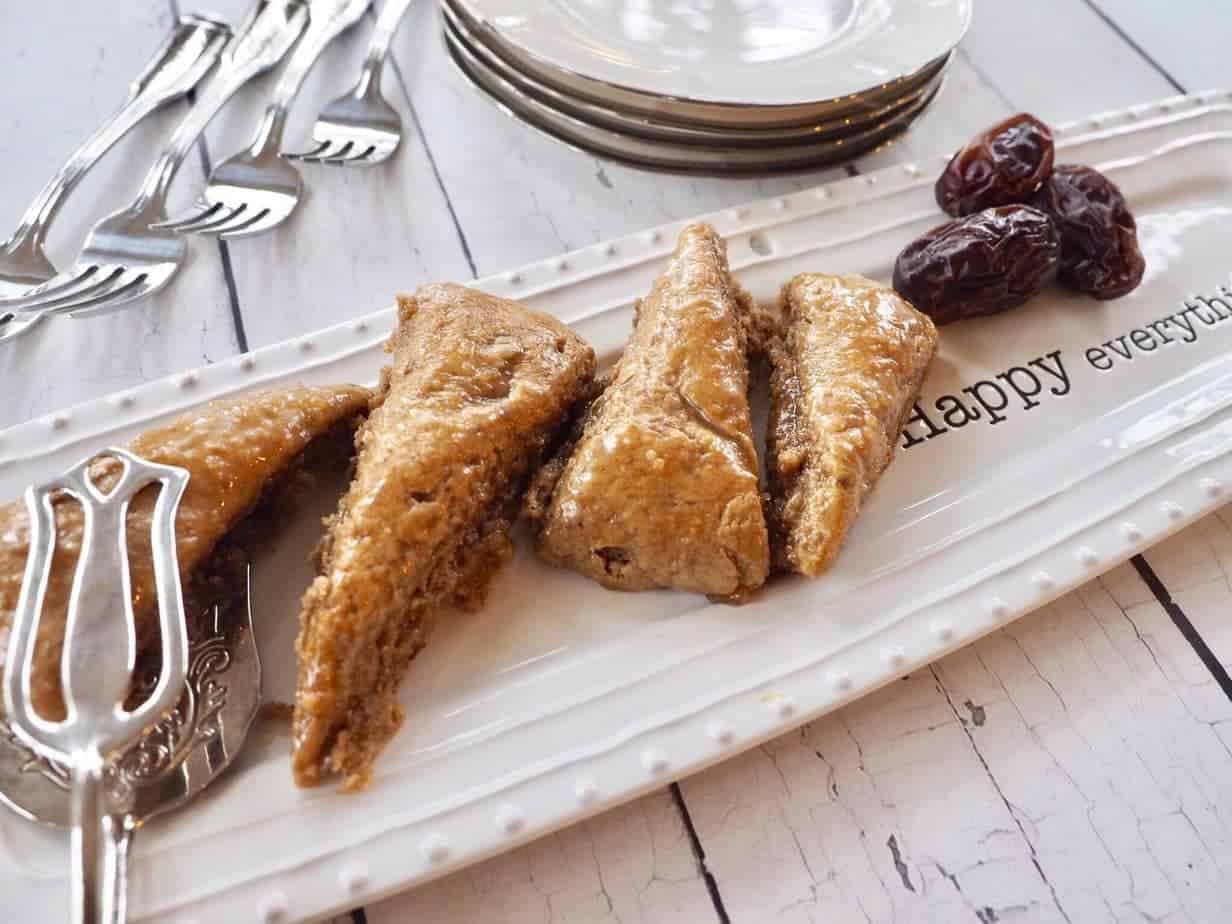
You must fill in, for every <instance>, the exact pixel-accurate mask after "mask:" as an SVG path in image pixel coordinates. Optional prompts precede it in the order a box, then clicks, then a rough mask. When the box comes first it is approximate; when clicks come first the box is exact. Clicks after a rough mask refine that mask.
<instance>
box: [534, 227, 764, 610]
mask: <svg viewBox="0 0 1232 924" xmlns="http://www.w3.org/2000/svg"><path fill="white" fill-rule="evenodd" d="M750 308H751V303H750V301H749V299H748V296H747V295H746V294H745V293H744V291H743V290H742V289H741V288H740V287H739V285H738V284H737V283H736V282H735V280H733V278H732V276H731V273H730V271H729V270H728V266H727V252H726V248H725V246H724V244H723V241H722V239H721V238H720V237H719V236H718V234H717V233H715V230H714V229H713V228H711V227H710V226H708V225H692V226H690V227H688V228H685V229H684V231H683V232H681V234H680V238H679V241H678V242H677V245H676V250H675V253H674V254H673V256H672V259H671V262H670V263H669V264H668V267H667V269H666V270H665V271H664V272H663V274H662V275H661V276H660V277H659V278H658V279H657V280H656V281H655V283H654V286H653V288H652V289H651V291H650V294H649V295H648V296H647V297H646V298H645V299H644V300H642V301H641V302H640V303H639V304H638V305H637V311H636V316H635V321H634V328H633V334H632V337H631V338H630V340H629V343H628V346H627V347H626V348H625V351H624V355H623V356H621V358H620V360H619V362H618V363H617V364H616V367H615V369H614V370H613V371H612V375H611V380H610V384H608V386H607V387H606V388H605V389H604V391H603V393H602V395H601V396H600V397H599V398H598V399H597V400H596V401H595V402H594V404H593V405H592V406H591V408H590V410H589V412H588V413H587V416H586V419H585V422H584V424H583V425H582V427H581V430H580V434H579V435H578V437H577V439H576V441H575V444H574V445H573V447H572V451H571V454H570V455H569V456H568V458H567V460H564V461H563V463H562V462H561V461H560V460H558V461H557V464H556V465H555V466H554V467H553V466H549V467H548V469H546V471H545V475H546V477H547V478H549V479H550V478H551V476H552V475H557V474H558V475H559V477H558V478H557V479H556V481H555V484H550V483H549V484H546V485H540V486H539V487H540V488H542V490H537V491H536V492H535V494H534V495H532V501H533V502H532V503H531V504H528V508H529V509H528V512H529V514H530V516H531V518H532V519H534V520H537V527H538V540H537V547H538V552H539V555H540V556H541V557H542V558H543V559H544V560H546V561H548V562H551V563H553V564H556V565H561V566H564V567H568V568H572V569H574V570H576V571H579V572H581V573H582V574H586V575H589V576H590V577H592V578H594V579H595V580H597V581H599V582H600V583H602V584H603V585H605V586H607V587H611V588H614V589H619V590H646V589H650V588H653V587H672V588H676V589H679V590H687V591H695V592H698V593H704V594H710V595H712V596H717V597H728V598H738V597H740V596H742V595H744V594H747V593H748V592H749V591H751V590H753V589H755V588H757V587H759V586H760V585H761V584H762V583H763V582H764V581H765V579H766V573H767V571H768V569H769V561H770V552H769V547H768V541H767V533H766V523H765V518H764V515H763V513H762V503H761V497H760V492H759V487H758V473H757V455H756V450H755V449H754V445H753V432H752V421H751V414H750V411H749V401H748V388H749V366H748V355H747V354H748V331H747V327H748V324H749V322H750V317H749V314H750Z"/></svg>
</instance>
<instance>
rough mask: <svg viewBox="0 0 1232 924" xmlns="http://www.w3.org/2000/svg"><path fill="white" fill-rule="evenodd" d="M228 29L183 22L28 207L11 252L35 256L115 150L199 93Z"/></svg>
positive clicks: (198, 20)
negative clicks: (92, 172) (77, 190)
mask: <svg viewBox="0 0 1232 924" xmlns="http://www.w3.org/2000/svg"><path fill="white" fill-rule="evenodd" d="M230 37H231V29H230V27H229V26H228V25H227V24H226V23H223V22H217V21H215V20H213V19H209V18H207V17H204V16H196V15H190V16H181V17H180V19H179V21H178V23H177V24H176V27H175V29H174V30H172V32H171V35H170V36H168V38H167V41H166V42H165V43H164V44H163V46H162V47H161V48H159V49H158V51H157V52H155V54H154V57H153V58H151V59H150V63H149V64H147V65H146V67H145V69H144V70H143V71H142V72H141V74H140V75H139V76H138V77H137V79H136V80H135V81H133V84H132V86H131V87H130V88H129V92H128V98H127V99H125V101H124V103H123V105H121V107H120V108H119V109H118V110H117V111H116V112H115V114H114V115H112V116H111V118H110V119H108V120H107V121H106V122H105V123H103V124H102V125H100V126H99V127H98V129H97V130H96V131H95V132H94V134H92V135H91V136H90V137H89V138H87V139H86V140H85V141H84V142H83V143H82V145H81V147H79V148H78V149H77V150H76V151H74V152H73V153H72V154H71V155H70V156H69V159H68V160H67V161H66V162H65V164H64V166H63V167H61V168H60V171H59V172H58V173H57V174H56V175H55V176H53V177H52V178H51V179H50V180H49V181H48V182H47V185H46V186H44V187H43V188H42V189H41V190H40V191H39V193H38V195H37V196H36V197H35V198H34V201H33V202H31V203H30V206H29V208H27V209H26V211H25V214H24V215H22V217H21V222H20V223H19V224H18V226H17V231H16V232H15V233H14V234H13V236H12V237H11V238H10V239H9V241H8V244H7V248H6V249H7V250H9V251H10V252H12V253H16V252H17V251H19V250H25V251H36V250H38V249H39V248H40V247H41V246H42V244H43V239H44V237H45V235H46V233H47V227H48V225H50V224H51V221H52V219H53V218H55V215H56V212H57V211H59V208H60V206H61V205H62V204H63V203H64V201H65V200H66V199H67V198H68V194H69V193H70V192H72V190H73V188H74V187H75V186H76V185H77V184H78V183H79V182H81V178H82V177H83V176H85V174H86V172H87V171H88V170H89V169H90V168H91V167H92V166H94V164H95V162H97V161H98V160H99V158H101V157H102V156H103V155H104V154H105V153H106V152H107V151H108V150H110V149H111V146H112V145H114V144H115V143H116V142H117V141H119V140H120V139H121V138H123V137H124V136H125V135H126V134H127V133H128V132H129V131H131V130H132V128H133V127H134V126H136V125H137V124H138V123H139V122H141V121H142V120H143V119H144V118H145V117H146V116H148V115H149V114H150V113H151V112H153V111H154V110H155V109H158V108H159V107H161V106H163V105H164V104H166V103H169V102H171V101H172V100H175V99H178V98H179V97H181V96H183V95H184V94H185V93H187V92H188V91H189V90H191V89H192V88H193V87H195V86H196V85H197V84H198V83H199V82H200V81H201V78H202V77H204V76H205V75H206V74H207V73H208V72H209V70H210V68H212V67H213V66H214V64H215V62H217V61H218V56H219V55H220V54H221V53H222V50H223V47H224V46H225V45H226V44H227V41H228V39H230Z"/></svg>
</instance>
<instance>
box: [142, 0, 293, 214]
mask: <svg viewBox="0 0 1232 924" xmlns="http://www.w3.org/2000/svg"><path fill="white" fill-rule="evenodd" d="M307 24H308V8H307V7H306V6H305V5H304V4H303V3H302V2H301V0H257V4H256V5H255V6H254V7H253V8H252V10H251V12H250V13H249V14H248V17H247V18H246V19H245V20H244V24H243V25H242V26H241V27H240V30H239V31H238V32H237V33H236V36H235V38H234V39H233V40H232V41H231V44H230V45H228V46H227V48H226V50H225V51H224V52H223V54H222V62H221V63H220V64H219V69H218V73H216V74H215V75H214V77H213V79H212V80H210V82H209V83H208V84H206V86H205V89H204V90H203V91H202V92H201V93H200V95H199V96H198V97H197V101H196V103H195V104H194V105H193V107H192V109H190V110H189V111H188V115H187V116H185V117H184V121H182V122H181V123H180V124H179V126H178V127H177V128H176V130H175V133H174V134H173V135H172V136H171V140H170V141H168V142H167V146H166V148H165V149H164V150H163V153H162V155H161V156H160V157H159V158H158V160H157V161H155V163H154V165H153V166H152V167H151V168H150V170H149V172H148V173H147V174H146V178H145V181H144V182H143V183H142V185H141V193H140V196H139V197H138V199H137V202H136V203H135V204H134V211H136V212H144V211H146V210H150V209H152V210H156V211H158V212H161V211H162V205H163V202H164V201H165V200H166V197H167V191H168V190H169V189H170V187H171V181H172V180H173V179H175V174H176V171H177V170H179V168H180V164H182V163H183V162H184V158H185V157H187V156H188V152H189V151H190V150H192V146H193V144H195V143H196V141H197V138H198V137H200V135H201V133H202V132H203V131H205V127H206V126H207V125H209V123H210V122H211V121H212V120H213V118H214V116H216V115H218V113H219V111H220V110H221V109H222V107H223V106H224V105H226V103H227V101H228V100H230V99H231V97H232V96H234V95H235V94H236V92H238V91H239V89H240V88H241V87H243V86H244V85H245V84H246V83H248V81H250V80H252V79H253V78H254V77H257V76H259V75H261V74H263V73H265V72H266V71H268V70H269V69H270V68H272V67H273V66H274V65H276V64H277V63H278V62H279V61H281V60H282V58H283V56H284V55H285V54H286V53H287V51H289V50H290V48H291V46H292V45H294V44H295V41H296V39H298V38H299V37H300V34H301V33H302V32H303V31H304V27H305V26H306V25H307Z"/></svg>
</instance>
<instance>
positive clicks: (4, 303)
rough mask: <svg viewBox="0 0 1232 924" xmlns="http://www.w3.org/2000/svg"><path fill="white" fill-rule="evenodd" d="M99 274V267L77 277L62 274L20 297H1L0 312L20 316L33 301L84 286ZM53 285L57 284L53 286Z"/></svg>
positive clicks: (88, 269)
mask: <svg viewBox="0 0 1232 924" xmlns="http://www.w3.org/2000/svg"><path fill="white" fill-rule="evenodd" d="M97 272H98V266H97V265H94V266H90V267H88V268H87V269H85V270H82V271H81V272H80V273H78V274H77V275H76V276H69V275H68V274H67V273H61V274H60V275H58V276H55V277H53V278H52V279H48V280H47V281H46V282H43V283H41V284H39V285H37V286H34V287H33V288H31V289H27V290H26V291H25V292H22V293H20V294H19V295H8V296H3V297H0V311H3V312H4V313H5V314H7V315H13V314H19V313H21V310H22V306H24V305H26V304H28V303H29V302H31V301H32V300H35V299H39V298H42V297H45V296H48V295H51V294H55V293H58V292H61V291H63V290H67V289H69V288H71V287H73V286H77V285H82V284H83V283H85V282H86V281H87V280H89V279H90V277H91V276H93V275H94V274H95V273H97ZM52 283H57V284H56V285H52Z"/></svg>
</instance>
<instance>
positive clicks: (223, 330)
mask: <svg viewBox="0 0 1232 924" xmlns="http://www.w3.org/2000/svg"><path fill="white" fill-rule="evenodd" d="M171 23H172V17H171V14H170V8H169V6H168V3H167V0H131V2H130V3H128V4H127V5H126V7H125V8H124V9H123V10H119V11H118V10H116V9H113V8H112V7H111V6H110V5H109V4H57V3H23V4H12V3H7V4H3V8H2V9H0V34H2V35H4V36H5V44H6V45H7V46H8V47H7V48H6V61H7V62H9V63H10V68H9V69H8V70H9V78H10V82H11V83H12V82H13V81H14V80H20V83H21V85H23V86H27V87H38V88H39V91H38V92H37V93H35V92H9V93H5V94H2V95H0V125H3V126H4V129H5V130H4V131H3V132H0V163H3V164H4V165H5V166H4V169H5V183H4V192H3V195H2V196H0V229H3V230H0V235H3V236H7V235H8V234H9V233H10V231H11V229H13V228H15V227H16V225H17V221H18V218H19V216H20V215H21V212H22V211H23V210H24V209H25V207H26V205H27V204H28V203H29V201H30V200H31V199H32V198H33V196H34V194H35V193H36V192H37V191H38V190H39V188H40V187H41V186H42V185H43V183H45V182H46V181H47V179H48V177H49V176H50V175H51V173H52V172H53V171H54V170H55V169H57V168H58V166H59V165H60V164H61V163H63V162H64V160H65V159H67V157H68V155H69V154H70V153H71V152H72V150H73V149H74V148H75V147H76V146H77V145H78V144H79V143H80V142H81V141H82V139H84V138H85V136H86V135H87V134H88V133H89V132H91V131H92V130H93V129H94V128H95V127H96V126H97V125H98V124H99V123H100V122H101V121H102V119H103V117H104V116H105V115H106V114H107V113H110V112H111V111H112V110H113V109H114V108H115V107H117V106H118V105H119V104H120V102H121V100H122V99H123V98H124V94H125V91H126V89H127V86H128V84H129V82H130V81H131V80H132V79H133V78H134V77H136V76H137V71H138V69H139V68H140V67H141V66H142V65H143V64H144V62H145V61H146V60H147V59H148V58H149V56H150V55H152V54H153V52H154V50H155V49H156V48H157V47H158V45H159V44H160V43H161V42H162V41H163V39H164V37H165V36H166V34H167V32H168V31H169V29H170V28H171ZM53 36H54V41H53V40H52V38H51V37H53ZM183 112H184V108H183V106H182V105H179V106H175V107H172V108H171V109H169V110H167V111H164V112H163V113H160V114H158V115H156V116H155V117H154V118H152V119H150V120H149V121H147V122H146V123H145V124H144V125H142V126H139V127H138V129H137V130H136V131H134V132H133V133H132V134H131V135H130V136H129V137H128V138H126V139H125V140H124V141H122V142H121V143H120V144H119V145H118V146H117V147H116V148H115V149H114V150H112V152H111V153H110V154H109V155H108V156H107V158H106V159H105V160H104V161H103V162H102V163H101V164H99V166H98V167H97V168H96V169H95V170H94V171H93V172H92V173H91V174H90V175H89V176H87V178H86V180H85V181H84V183H83V184H82V185H81V187H79V188H78V190H77V191H76V192H75V193H74V194H73V197H72V198H71V199H70V200H69V201H68V203H67V205H66V207H65V209H64V211H63V212H62V213H61V215H60V217H59V218H58V220H57V222H56V224H55V225H53V227H52V232H51V239H50V242H49V253H50V256H51V258H52V261H53V262H54V263H55V264H56V265H57V266H59V267H61V268H63V267H66V266H69V265H71V264H72V261H73V259H74V258H75V257H76V255H77V251H78V250H79V249H80V246H81V242H82V240H83V238H84V237H85V234H86V232H87V230H88V229H89V228H90V227H91V226H92V225H93V223H94V222H95V221H96V220H97V219H98V218H100V217H101V216H102V215H104V214H107V213H108V212H110V211H112V210H113V209H115V208H118V207H119V206H121V205H123V204H125V203H126V202H128V201H130V200H131V198H132V196H133V195H134V193H135V192H136V186H137V183H138V181H139V178H140V177H141V175H142V173H143V172H144V171H145V169H146V167H147V166H148V165H149V163H151V162H152V161H153V158H154V156H155V154H156V153H157V151H158V149H159V147H160V146H161V144H162V141H163V139H164V138H165V137H166V135H167V133H168V132H169V130H170V127H171V126H172V125H173V124H174V123H175V121H176V120H177V119H178V118H179V117H180V116H181V115H182V114H183ZM199 178H200V166H199V161H198V159H197V158H196V156H193V157H192V158H191V159H190V161H189V162H188V163H186V164H185V166H184V169H183V171H182V176H181V179H180V180H179V183H178V185H177V189H176V192H177V194H182V192H183V188H184V186H185V185H186V184H190V183H192V182H194V181H199ZM234 352H235V337H234V332H233V329H232V326H231V320H230V303H229V299H228V294H227V289H226V286H225V284H224V280H223V276H222V273H221V268H220V263H219V259H218V251H217V248H216V247H215V246H214V245H213V244H211V243H209V242H203V244H202V245H198V246H195V247H194V248H193V249H192V252H191V254H190V259H189V263H188V265H187V267H186V268H185V270H184V271H183V272H182V273H181V274H180V277H179V278H178V279H176V280H175V281H174V282H173V284H172V286H171V288H169V289H168V290H166V291H165V292H164V293H162V294H160V295H159V296H156V297H155V298H153V299H150V300H148V301H146V302H144V303H141V304H140V305H138V306H137V307H135V308H133V309H130V310H125V311H122V312H118V313H116V314H110V315H103V316H101V317H96V318H90V319H83V320H57V321H55V322H53V323H46V324H43V325H42V326H41V327H40V328H37V329H35V330H33V331H31V332H30V333H29V334H27V335H26V336H24V337H22V338H21V339H19V340H16V341H13V342H11V343H6V344H3V345H0V381H3V382H5V383H8V384H10V385H13V386H16V387H13V388H12V389H11V390H10V391H9V396H8V398H7V400H5V401H4V402H0V427H6V426H11V425H13V424H16V423H19V422H21V421H23V420H27V419H29V418H30V417H33V416H36V415H39V414H44V413H47V412H49V411H51V410H54V409H56V408H60V407H64V406H67V405H70V404H73V403H76V402H78V401H82V400H85V399H87V398H91V397H96V396H98V395H100V394H105V393H107V392H110V391H116V390H120V389H124V388H130V387H132V386H135V385H139V384H141V383H142V382H146V381H149V380H151V379H155V378H159V377H161V376H164V375H168V374H170V373H172V372H174V371H176V370H179V369H186V368H192V367H195V366H200V365H202V364H204V363H209V362H213V361H215V360H218V359H221V358H223V357H226V356H229V355H232V354H233V353H234Z"/></svg>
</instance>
